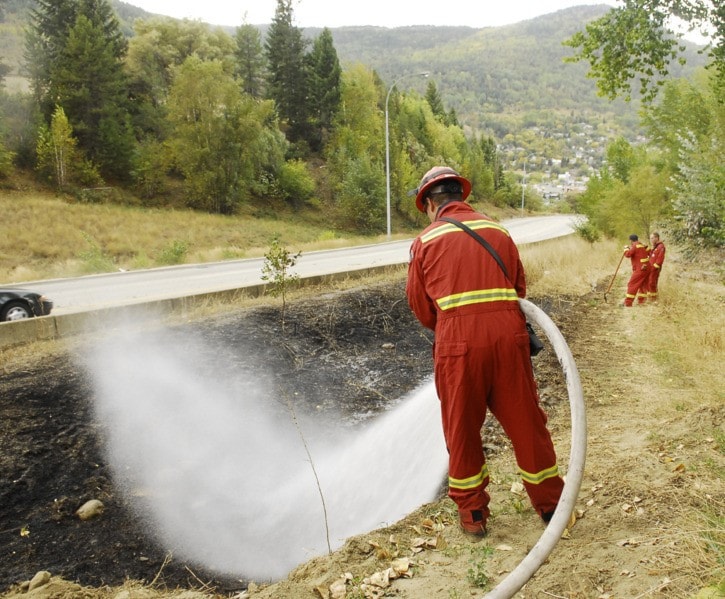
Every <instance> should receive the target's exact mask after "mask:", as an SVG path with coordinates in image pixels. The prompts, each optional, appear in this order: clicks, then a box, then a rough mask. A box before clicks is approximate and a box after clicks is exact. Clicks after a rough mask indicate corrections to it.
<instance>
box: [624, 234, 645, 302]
mask: <svg viewBox="0 0 725 599" xmlns="http://www.w3.org/2000/svg"><path fill="white" fill-rule="evenodd" d="M629 241H630V243H629V245H628V246H625V248H624V255H625V257H626V258H629V259H630V260H631V261H632V276H631V277H629V282H628V283H627V295H626V296H625V298H624V305H625V306H627V307H632V304H633V303H634V298H635V297H636V298H637V303H638V304H644V302H645V301H646V300H647V278H648V277H649V270H648V268H647V263H648V262H649V249H648V248H647V246H646V245H643V244H641V243H640V242H639V237H637V235H635V234H634V233H632V235H630V236H629Z"/></svg>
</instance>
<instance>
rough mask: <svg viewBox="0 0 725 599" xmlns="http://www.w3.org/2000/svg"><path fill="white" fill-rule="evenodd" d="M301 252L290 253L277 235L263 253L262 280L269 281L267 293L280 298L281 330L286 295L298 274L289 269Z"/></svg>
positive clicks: (295, 262)
mask: <svg viewBox="0 0 725 599" xmlns="http://www.w3.org/2000/svg"><path fill="white" fill-rule="evenodd" d="M301 255H302V252H297V253H296V254H292V253H291V252H290V251H289V250H288V249H287V248H286V247H284V246H283V245H282V244H281V243H280V241H279V237H275V238H274V239H273V240H272V245H271V247H270V248H269V250H268V251H267V253H266V254H264V264H262V280H263V281H269V282H270V288H269V293H270V295H271V296H272V297H281V298H282V330H283V331H284V327H285V308H286V297H287V293H288V292H289V290H290V288H291V287H292V286H293V285H294V284H295V283H297V281H298V280H299V278H300V277H299V275H297V274H295V273H293V272H291V269H292V268H294V267H295V264H297V259H298V258H299V257H300V256H301Z"/></svg>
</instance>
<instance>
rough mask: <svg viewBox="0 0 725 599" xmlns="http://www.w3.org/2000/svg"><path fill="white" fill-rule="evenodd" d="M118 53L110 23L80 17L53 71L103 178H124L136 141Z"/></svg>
mask: <svg viewBox="0 0 725 599" xmlns="http://www.w3.org/2000/svg"><path fill="white" fill-rule="evenodd" d="M91 16H93V13H91ZM118 49H119V47H118V45H117V44H116V43H114V41H113V38H112V37H111V38H109V36H108V33H107V31H106V23H104V22H102V21H98V22H93V21H91V19H90V18H89V17H87V16H86V15H83V14H81V15H80V16H79V17H78V18H77V20H76V23H75V25H74V26H73V28H71V30H70V32H69V34H68V39H67V41H66V44H65V47H64V48H63V52H62V54H61V60H60V61H59V62H58V64H57V65H56V68H55V69H54V71H53V73H52V81H51V94H52V96H53V97H55V98H56V100H57V102H58V104H59V105H61V106H63V108H64V109H65V111H66V114H67V115H68V119H69V120H70V122H71V124H72V126H73V130H74V131H75V133H76V136H77V138H78V141H79V146H80V148H81V149H82V150H83V151H85V153H86V155H87V156H88V158H89V159H90V160H91V161H93V162H94V163H96V164H97V165H98V166H99V168H100V169H101V173H102V174H104V175H107V176H111V177H114V178H121V179H123V178H125V177H127V176H128V173H129V170H130V161H131V154H132V151H133V143H134V140H133V135H132V132H131V129H130V117H129V115H128V111H127V94H128V91H127V86H126V80H125V78H124V75H123V71H122V63H121V62H120V60H119V57H118V55H117V52H118Z"/></svg>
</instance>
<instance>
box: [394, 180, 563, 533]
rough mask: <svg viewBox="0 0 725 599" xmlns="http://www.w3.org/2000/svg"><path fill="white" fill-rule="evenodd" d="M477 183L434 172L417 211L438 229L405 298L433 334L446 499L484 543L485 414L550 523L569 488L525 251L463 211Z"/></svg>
mask: <svg viewBox="0 0 725 599" xmlns="http://www.w3.org/2000/svg"><path fill="white" fill-rule="evenodd" d="M470 191H471V183H470V182H469V181H468V180H467V179H465V178H464V177H461V176H460V175H459V174H458V173H457V172H456V171H455V170H453V169H451V168H448V167H440V166H439V167H434V168H432V169H431V170H429V171H428V172H427V173H426V174H425V175H424V176H423V179H422V180H421V182H420V186H419V187H418V189H416V190H415V192H414V193H415V194H416V198H415V203H416V206H417V208H418V210H420V211H421V212H424V213H426V214H427V215H428V217H429V219H430V221H431V224H430V225H429V226H428V227H427V228H426V229H425V230H424V231H423V232H422V233H421V234H420V235H419V236H418V237H417V238H416V239H415V241H414V242H413V245H412V246H411V250H410V264H409V266H408V281H407V286H406V294H407V296H408V303H409V304H410V307H411V309H412V310H413V312H414V313H415V315H416V317H417V318H418V320H419V321H420V322H421V323H422V324H423V325H424V326H426V327H428V328H429V329H432V330H434V331H435V344H434V348H433V358H434V371H435V385H436V390H437V392H438V397H439V399H440V404H441V416H442V423H443V433H444V437H445V440H446V445H447V447H448V452H449V464H448V494H449V496H450V497H451V499H453V501H455V503H456V504H457V506H458V514H459V519H460V524H461V527H462V528H463V530H464V531H466V532H468V533H472V534H474V535H485V534H486V521H487V519H488V516H489V508H488V504H489V500H490V498H489V495H488V493H487V492H486V487H487V485H488V483H489V473H488V467H487V465H486V459H485V455H484V452H483V444H482V440H481V427H482V425H483V423H484V420H485V418H486V412H487V410H490V411H491V413H492V414H493V415H494V416H495V417H496V419H497V420H498V421H499V422H500V424H501V426H502V427H503V429H504V431H505V432H506V434H507V435H508V437H509V438H510V439H511V442H512V444H513V448H514V453H515V456H516V462H517V464H518V467H519V473H520V475H521V478H522V480H523V484H524V487H525V489H526V491H527V493H528V495H529V498H530V500H531V503H532V505H533V506H534V508H535V510H536V512H537V513H538V515H539V516H540V517H541V518H542V519H543V520H544V522H548V521H549V520H550V519H551V517H552V516H553V513H554V510H555V509H556V506H557V503H558V501H559V497H560V495H561V492H562V489H563V486H564V482H563V480H562V478H561V477H560V476H559V469H558V467H557V463H556V454H555V451H554V446H553V443H552V441H551V436H550V434H549V431H548V429H547V427H546V420H547V418H546V414H545V413H544V411H543V410H542V409H541V407H540V405H539V398H538V391H537V388H536V382H535V380H534V375H533V370H532V364H531V356H530V351H529V337H528V334H527V331H526V319H525V317H524V315H523V313H522V312H521V309H520V307H519V303H518V298H519V297H524V296H525V294H526V280H525V276H524V269H523V266H522V264H521V260H520V259H519V253H518V249H517V248H516V245H515V244H514V242H513V240H512V239H511V237H510V236H509V234H508V232H507V231H506V229H504V228H503V227H502V226H500V225H498V224H497V223H495V222H494V221H493V220H491V219H490V218H488V217H487V216H485V215H483V214H480V213H477V212H475V211H474V209H473V208H472V207H471V206H470V205H468V204H467V203H465V202H464V200H465V199H466V197H468V195H469V193H470ZM443 216H446V217H450V218H454V219H456V220H458V221H463V222H464V223H465V224H467V225H468V226H469V227H470V228H472V229H474V230H475V231H476V232H477V233H478V234H479V235H481V236H483V237H484V238H485V240H486V241H488V242H489V243H490V244H491V246H493V248H494V249H495V250H496V252H497V253H498V254H499V256H500V257H501V259H502V261H503V263H504V264H505V266H506V270H507V271H508V276H509V277H510V280H509V279H508V278H507V277H506V276H505V275H504V273H503V271H502V269H501V268H500V267H499V266H498V264H497V263H496V262H495V260H494V258H493V257H492V256H491V255H490V254H489V253H488V252H487V251H486V250H485V249H484V248H483V247H482V246H481V245H479V243H477V242H476V240H474V239H473V238H472V237H470V236H469V234H467V233H466V232H465V231H463V230H461V229H459V228H458V227H457V226H456V225H454V224H449V223H446V222H444V221H441V220H439V219H440V217H443Z"/></svg>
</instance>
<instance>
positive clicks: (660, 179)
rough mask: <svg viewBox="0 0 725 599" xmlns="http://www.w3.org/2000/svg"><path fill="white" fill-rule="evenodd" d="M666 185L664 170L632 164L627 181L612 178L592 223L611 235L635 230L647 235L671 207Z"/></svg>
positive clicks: (622, 235) (666, 176)
mask: <svg viewBox="0 0 725 599" xmlns="http://www.w3.org/2000/svg"><path fill="white" fill-rule="evenodd" d="M668 185H669V176H668V174H667V173H666V172H657V171H656V170H655V168H654V167H653V166H651V165H643V166H639V167H637V168H635V169H634V170H633V171H632V174H631V178H630V180H629V182H628V183H622V182H620V181H616V182H615V184H614V186H613V187H612V189H611V190H610V191H609V192H607V193H606V194H605V196H604V198H603V199H602V205H601V207H600V211H599V218H598V219H597V220H595V221H594V222H593V224H594V225H595V226H597V227H598V228H600V229H602V230H603V231H604V232H606V233H607V234H609V235H612V236H618V237H624V236H626V235H628V234H629V233H632V232H633V231H638V232H639V234H640V235H641V236H643V237H644V238H647V237H648V236H649V234H650V233H651V232H652V230H653V229H654V227H655V224H656V223H657V222H659V221H660V220H662V219H663V218H665V217H666V216H667V215H668V214H669V213H670V211H671V204H670V194H669V192H668Z"/></svg>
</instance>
